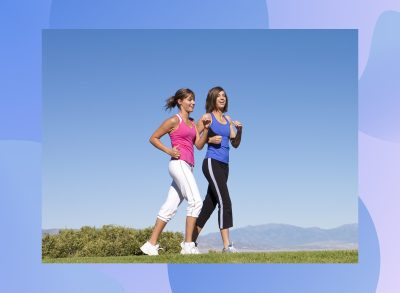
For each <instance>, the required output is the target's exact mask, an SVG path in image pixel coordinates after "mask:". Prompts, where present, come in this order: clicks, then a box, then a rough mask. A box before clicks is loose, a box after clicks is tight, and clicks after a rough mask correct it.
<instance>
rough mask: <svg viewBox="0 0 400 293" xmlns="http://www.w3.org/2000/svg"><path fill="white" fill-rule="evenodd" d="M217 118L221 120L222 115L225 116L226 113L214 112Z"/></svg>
mask: <svg viewBox="0 0 400 293" xmlns="http://www.w3.org/2000/svg"><path fill="white" fill-rule="evenodd" d="M212 112H213V114H214V116H215V117H218V118H220V119H222V115H224V113H222V111H221V110H214V111H212Z"/></svg>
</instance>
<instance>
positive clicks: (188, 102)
mask: <svg viewBox="0 0 400 293" xmlns="http://www.w3.org/2000/svg"><path fill="white" fill-rule="evenodd" d="M179 104H180V105H181V109H183V110H185V111H186V112H188V113H191V112H193V110H194V105H195V104H196V102H195V100H194V97H193V96H192V95H190V96H187V97H186V98H184V99H183V100H179Z"/></svg>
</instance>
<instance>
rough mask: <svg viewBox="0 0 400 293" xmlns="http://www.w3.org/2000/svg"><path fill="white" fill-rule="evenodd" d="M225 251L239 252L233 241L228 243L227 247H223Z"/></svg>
mask: <svg viewBox="0 0 400 293" xmlns="http://www.w3.org/2000/svg"><path fill="white" fill-rule="evenodd" d="M222 252H223V253H237V252H238V251H237V249H236V248H235V247H233V242H232V243H231V244H229V245H228V247H227V248H225V247H224V248H223V249H222Z"/></svg>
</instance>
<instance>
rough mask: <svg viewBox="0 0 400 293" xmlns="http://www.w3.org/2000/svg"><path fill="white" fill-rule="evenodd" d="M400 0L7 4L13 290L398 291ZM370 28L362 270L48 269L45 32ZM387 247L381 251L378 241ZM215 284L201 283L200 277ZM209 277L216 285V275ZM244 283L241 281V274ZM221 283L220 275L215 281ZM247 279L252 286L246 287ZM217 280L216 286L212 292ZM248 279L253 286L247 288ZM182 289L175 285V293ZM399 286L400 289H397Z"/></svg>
mask: <svg viewBox="0 0 400 293" xmlns="http://www.w3.org/2000/svg"><path fill="white" fill-rule="evenodd" d="M398 11H400V2H399V1H395V0H385V1H379V2H378V1H367V2H366V1H360V0H358V1H352V2H348V1H316V0H308V1H302V2H301V4H300V3H299V2H298V1H294V0H288V1H281V0H279V1H278V0H273V1H266V2H265V1H239V0H233V1H210V0H206V1H201V2H199V1H194V0H186V1H183V0H182V1H175V0H172V1H168V2H165V1H161V0H159V1H140V2H139V1H127V0H126V1H113V2H112V1H101V0H97V1H94V0H87V1H72V0H69V1H66V0H62V1H61V0H58V1H42V0H40V1H35V2H30V1H20V0H16V1H9V0H6V1H2V2H1V4H0V19H1V26H0V31H1V37H2V46H1V47H0V53H1V54H0V56H1V59H0V68H1V78H0V198H1V207H2V212H1V225H2V230H3V231H2V232H3V237H2V240H3V241H1V244H0V245H1V248H2V251H3V255H4V257H3V260H2V266H1V275H2V282H1V283H0V288H1V291H2V292H28V291H29V292H170V291H171V290H173V292H183V291H187V288H191V290H192V291H201V290H203V291H204V290H205V288H215V289H218V288H222V287H220V286H222V284H221V282H218V280H219V278H215V277H214V275H213V274H215V273H218V272H220V273H223V274H224V275H223V276H224V277H223V280H225V282H224V283H225V284H230V285H227V287H223V288H224V289H228V288H229V290H230V291H232V292H235V291H242V290H241V287H240V286H244V285H245V286H246V287H245V288H246V290H247V291H253V292H265V291H267V290H268V289H270V290H268V291H273V292H293V290H296V291H302V292H303V291H304V292H375V291H377V292H396V291H398V290H399V288H400V284H399V280H398V277H397V276H398V275H399V273H400V269H399V267H400V253H399V252H398V247H400V243H399V242H400V241H399V238H400V236H399V234H398V227H397V223H398V222H399V218H400V216H399V213H398V212H399V203H400V199H399V196H398V195H399V194H400V183H399V182H400V180H399V178H400V133H399V132H400V131H399V127H398V125H400V121H399V120H400V113H399V112H400V102H399V100H400V91H399V82H398V77H399V76H400V72H399V71H400V54H399V53H398V52H399V51H400V34H399V33H398V32H399V31H400V13H399V12H398ZM44 28H129V29H135V28H264V29H267V28H269V29H276V28H310V29H313V28H358V29H359V77H360V80H359V191H360V195H359V198H360V201H359V202H360V204H359V226H360V240H359V245H360V247H359V253H360V262H359V264H355V265H306V264H305V265H43V264H41V256H40V245H41V211H40V209H41V208H40V207H41V166H40V164H41V141H42V138H41V29H44ZM378 241H379V244H378ZM193 275H197V276H198V277H199V279H200V277H201V279H202V281H203V284H197V285H196V286H193V282H191V283H189V282H190V281H193V279H191V277H190V276H193ZM204 276H208V278H206V279H204ZM238 276H240V279H239V278H238ZM214 279H216V280H214ZM238 281H243V282H238ZM205 284H207V287H202V286H205ZM240 284H244V285H240ZM171 288H172V289H171ZM396 289H397V290H396Z"/></svg>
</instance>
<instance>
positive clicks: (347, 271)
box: [168, 200, 379, 293]
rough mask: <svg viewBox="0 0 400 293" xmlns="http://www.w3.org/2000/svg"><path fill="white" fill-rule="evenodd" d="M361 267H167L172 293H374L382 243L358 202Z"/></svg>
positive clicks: (261, 265) (325, 265)
mask: <svg viewBox="0 0 400 293" xmlns="http://www.w3.org/2000/svg"><path fill="white" fill-rule="evenodd" d="M359 232H360V234H359V235H360V238H359V263H358V264H354V265H353V264H275V265H274V264H235V265H232V264H223V265H221V264H218V265H212V264H203V265H184V266H183V265H174V264H170V265H168V269H169V279H170V284H171V288H172V291H173V292H178V293H179V292H308V293H311V292H318V293H320V292H324V293H330V292H332V293H337V292H341V293H346V292H349V293H357V292H360V293H368V292H375V289H376V286H377V282H378V276H379V244H378V239H377V234H376V231H375V227H374V224H373V222H372V220H371V217H370V215H369V213H368V211H367V209H366V207H365V206H364V204H363V202H362V201H361V200H359Z"/></svg>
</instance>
